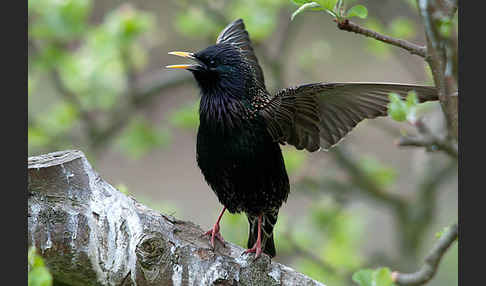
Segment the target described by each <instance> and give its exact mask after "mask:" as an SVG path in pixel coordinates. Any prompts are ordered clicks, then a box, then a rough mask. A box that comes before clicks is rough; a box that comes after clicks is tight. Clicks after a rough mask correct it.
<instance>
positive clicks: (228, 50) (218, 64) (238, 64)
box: [167, 19, 265, 99]
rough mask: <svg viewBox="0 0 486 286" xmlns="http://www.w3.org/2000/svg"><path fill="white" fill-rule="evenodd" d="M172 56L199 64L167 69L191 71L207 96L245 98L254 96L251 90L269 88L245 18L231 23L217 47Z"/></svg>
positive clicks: (221, 36) (224, 30)
mask: <svg viewBox="0 0 486 286" xmlns="http://www.w3.org/2000/svg"><path fill="white" fill-rule="evenodd" d="M169 54H171V55H176V56H180V57H184V58H189V59H191V60H193V61H194V62H195V63H194V64H185V65H171V66H167V67H168V68H172V69H174V68H176V69H185V70H189V71H191V72H192V73H193V75H194V77H195V79H196V81H197V83H198V85H199V87H200V88H201V91H202V94H203V96H204V95H224V96H230V97H234V98H238V99H244V98H248V97H249V96H251V94H253V93H252V92H248V89H250V88H261V89H265V83H264V79H263V72H262V69H261V68H260V66H259V64H258V60H257V58H256V56H255V54H254V52H253V48H252V46H251V41H250V37H249V35H248V32H247V31H246V29H245V24H244V23H243V20H242V19H237V20H235V21H233V22H231V23H230V24H228V26H226V28H224V29H223V31H221V33H220V34H219V36H218V39H217V41H216V44H215V45H212V46H209V47H207V48H206V49H204V50H202V51H199V52H196V53H191V52H170V53H169Z"/></svg>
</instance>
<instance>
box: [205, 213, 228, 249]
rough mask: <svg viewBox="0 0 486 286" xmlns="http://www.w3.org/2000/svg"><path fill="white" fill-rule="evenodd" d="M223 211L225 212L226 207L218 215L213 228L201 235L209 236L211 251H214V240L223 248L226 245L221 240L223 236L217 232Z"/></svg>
mask: <svg viewBox="0 0 486 286" xmlns="http://www.w3.org/2000/svg"><path fill="white" fill-rule="evenodd" d="M225 210H226V207H224V208H223V210H222V211H221V213H220V214H219V217H218V220H217V221H216V223H215V224H214V226H213V228H212V229H210V230H208V231H206V232H205V233H203V234H202V235H201V236H206V235H211V247H212V248H213V249H214V238H216V239H217V240H219V241H220V242H221V243H222V244H223V247H226V243H225V241H224V239H223V236H222V235H221V233H220V232H219V221H220V220H221V217H222V216H223V214H224V211H225Z"/></svg>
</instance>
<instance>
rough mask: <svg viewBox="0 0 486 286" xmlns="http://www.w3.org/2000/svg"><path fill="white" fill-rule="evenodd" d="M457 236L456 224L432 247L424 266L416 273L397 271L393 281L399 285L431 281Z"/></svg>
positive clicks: (421, 283) (394, 273) (420, 283)
mask: <svg viewBox="0 0 486 286" xmlns="http://www.w3.org/2000/svg"><path fill="white" fill-rule="evenodd" d="M457 238H458V226H457V224H454V225H452V226H450V227H449V229H448V230H447V231H446V232H445V233H444V234H442V236H441V237H440V239H439V240H438V241H437V243H436V244H435V245H434V246H433V247H432V250H431V251H430V252H429V254H428V255H427V257H426V258H425V263H424V265H423V266H422V268H420V269H419V270H418V271H417V272H414V273H400V272H398V271H395V272H393V273H392V279H393V281H394V282H396V283H397V284H399V285H423V284H425V283H427V282H428V281H430V279H432V278H433V277H434V275H435V273H436V272H437V268H438V267H439V263H440V261H441V259H442V257H443V256H444V254H445V252H446V251H447V250H448V249H449V248H450V246H451V245H452V243H453V242H454V241H456V239H457Z"/></svg>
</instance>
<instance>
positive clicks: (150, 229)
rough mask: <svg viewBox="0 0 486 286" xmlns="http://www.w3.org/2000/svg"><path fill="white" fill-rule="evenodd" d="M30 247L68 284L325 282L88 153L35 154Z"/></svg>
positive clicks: (30, 172)
mask: <svg viewBox="0 0 486 286" xmlns="http://www.w3.org/2000/svg"><path fill="white" fill-rule="evenodd" d="M27 216H28V245H29V246H32V245H35V247H36V248H37V249H39V252H40V254H41V255H42V256H43V258H44V260H45V262H46V265H47V267H48V268H49V270H50V271H51V273H52V275H53V277H54V280H55V282H56V283H62V284H63V285H140V286H143V285H323V284H321V283H319V282H317V281H314V280H312V279H310V278H308V277H306V276H305V275H303V274H300V273H298V272H296V271H295V270H293V269H291V268H289V267H287V266H284V265H281V264H279V263H276V262H272V261H271V260H270V258H269V257H268V256H267V255H263V256H262V257H260V258H258V259H257V260H254V256H253V255H241V254H242V252H243V249H242V248H240V247H238V246H236V245H234V244H231V243H227V244H226V247H223V246H221V245H219V244H217V246H216V249H215V250H212V249H211V248H210V245H209V242H208V239H207V237H203V236H202V234H203V231H202V230H201V228H200V227H198V226H196V225H194V224H193V223H191V222H186V221H181V220H178V219H176V218H173V217H171V216H168V215H165V214H161V213H158V212H155V211H153V210H151V209H149V208H147V207H146V206H144V205H142V204H140V203H138V202H137V201H136V200H135V199H133V198H131V197H128V196H126V195H124V194H122V193H121V192H119V191H118V190H116V189H115V188H114V187H112V186H111V185H110V184H108V183H107V182H105V181H104V180H103V179H102V178H101V177H100V176H99V175H98V174H97V173H96V172H95V171H94V170H93V169H92V168H91V166H90V164H89V162H88V161H87V159H86V158H85V156H84V154H83V153H82V152H80V151H61V152H54V153H49V154H45V155H40V156H35V157H29V159H28V215H27Z"/></svg>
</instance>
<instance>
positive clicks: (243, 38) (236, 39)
mask: <svg viewBox="0 0 486 286" xmlns="http://www.w3.org/2000/svg"><path fill="white" fill-rule="evenodd" d="M222 43H226V44H232V45H235V46H237V47H238V48H240V49H241V52H242V55H243V56H244V57H245V58H246V60H247V62H248V63H249V64H250V66H251V67H252V69H253V72H254V73H255V76H256V78H257V79H258V81H259V82H260V83H261V86H262V87H265V80H264V78H263V71H262V68H261V67H260V65H259V64H258V59H257V57H256V55H255V52H254V51H253V47H252V46H251V41H250V36H249V34H248V32H247V31H246V29H245V24H244V23H243V20H242V19H237V20H235V21H233V22H231V23H230V24H228V26H226V28H224V29H223V31H221V33H220V34H219V36H218V39H217V40H216V44H222Z"/></svg>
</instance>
